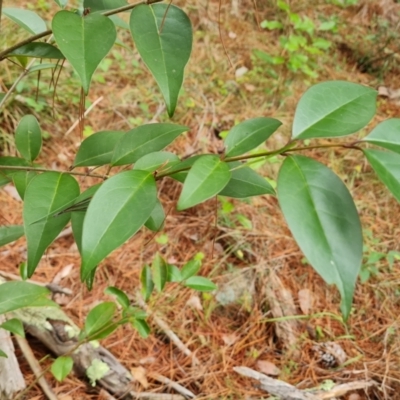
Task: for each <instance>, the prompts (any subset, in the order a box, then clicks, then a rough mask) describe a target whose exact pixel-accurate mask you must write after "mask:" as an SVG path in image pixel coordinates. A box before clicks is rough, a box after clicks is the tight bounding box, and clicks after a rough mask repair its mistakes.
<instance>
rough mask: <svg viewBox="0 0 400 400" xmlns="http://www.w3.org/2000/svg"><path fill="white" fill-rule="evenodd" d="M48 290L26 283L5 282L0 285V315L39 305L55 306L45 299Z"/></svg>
mask: <svg viewBox="0 0 400 400" xmlns="http://www.w3.org/2000/svg"><path fill="white" fill-rule="evenodd" d="M49 294H50V290H48V289H46V288H45V287H43V286H38V285H34V284H33V283H28V282H18V281H13V282H5V283H2V284H0V314H5V313H7V312H10V311H14V310H17V309H19V308H23V307H35V306H41V305H47V306H57V305H56V304H55V303H53V302H52V301H50V300H48V299H47V297H48V295H49Z"/></svg>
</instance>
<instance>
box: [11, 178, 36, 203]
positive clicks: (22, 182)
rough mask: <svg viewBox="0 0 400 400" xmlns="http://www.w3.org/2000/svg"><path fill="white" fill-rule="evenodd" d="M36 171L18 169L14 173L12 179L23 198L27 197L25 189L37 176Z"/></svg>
mask: <svg viewBox="0 0 400 400" xmlns="http://www.w3.org/2000/svg"><path fill="white" fill-rule="evenodd" d="M36 175H37V174H36V172H33V171H16V172H15V173H14V174H13V175H12V180H13V183H14V186H15V188H16V189H17V192H18V194H19V195H20V197H21V199H22V200H23V199H24V197H25V190H26V188H27V186H28V184H29V182H30V181H31V180H32V179H33V178H34V177H35V176H36Z"/></svg>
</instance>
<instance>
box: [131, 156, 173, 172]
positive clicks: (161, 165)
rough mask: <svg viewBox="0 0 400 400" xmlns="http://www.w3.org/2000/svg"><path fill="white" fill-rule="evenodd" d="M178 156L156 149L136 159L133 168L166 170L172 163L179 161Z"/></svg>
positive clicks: (152, 170) (150, 170) (151, 170)
mask: <svg viewBox="0 0 400 400" xmlns="http://www.w3.org/2000/svg"><path fill="white" fill-rule="evenodd" d="M179 162H180V160H179V157H178V156H177V155H175V154H173V153H170V152H168V151H157V152H154V153H149V154H146V155H145V156H143V157H141V158H139V160H137V161H136V163H135V165H134V166H133V169H140V170H142V171H149V172H154V171H156V170H160V171H163V172H164V171H168V170H169V169H170V168H171V167H172V165H175V164H177V163H179Z"/></svg>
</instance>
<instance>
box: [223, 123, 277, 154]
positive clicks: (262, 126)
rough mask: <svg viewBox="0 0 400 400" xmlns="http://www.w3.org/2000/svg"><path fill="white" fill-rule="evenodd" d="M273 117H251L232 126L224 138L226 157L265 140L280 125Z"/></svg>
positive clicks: (246, 149) (252, 147) (246, 150)
mask: <svg viewBox="0 0 400 400" xmlns="http://www.w3.org/2000/svg"><path fill="white" fill-rule="evenodd" d="M281 125H282V122H281V121H278V120H277V119H274V118H264V117H262V118H252V119H248V120H247V121H244V122H242V123H240V124H238V125H236V126H234V127H233V128H232V129H231V130H230V131H229V133H228V135H227V137H226V139H225V146H226V151H225V155H226V157H234V156H240V155H241V154H244V153H247V152H248V151H250V150H253V149H254V148H256V147H257V146H259V145H260V144H261V143H262V142H265V141H266V140H267V139H268V138H269V137H270V136H271V135H272V134H273V133H274V132H275V131H276V130H277V129H278V128H279V127H280V126H281Z"/></svg>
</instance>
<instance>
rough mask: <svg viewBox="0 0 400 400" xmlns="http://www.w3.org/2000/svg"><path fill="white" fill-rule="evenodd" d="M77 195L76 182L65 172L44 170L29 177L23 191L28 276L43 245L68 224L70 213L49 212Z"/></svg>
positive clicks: (38, 258)
mask: <svg viewBox="0 0 400 400" xmlns="http://www.w3.org/2000/svg"><path fill="white" fill-rule="evenodd" d="M78 195H79V185H78V183H77V181H76V180H75V179H74V178H73V177H72V176H71V175H68V174H61V173H59V172H45V173H43V174H41V175H37V176H36V177H35V178H33V179H32V180H31V182H30V183H29V185H28V187H27V188H26V192H25V199H24V200H25V201H24V210H23V218H24V228H25V236H26V239H27V242H28V260H27V264H28V275H29V277H30V276H32V274H33V272H34V271H35V268H36V266H37V265H38V263H39V261H40V259H41V257H42V255H43V253H44V252H45V250H46V248H47V247H48V246H49V245H50V244H51V243H52V242H53V240H54V239H55V238H56V237H57V235H58V234H59V233H60V232H61V231H62V229H63V228H64V227H65V225H66V224H67V223H68V221H69V218H70V215H69V214H64V215H61V216H59V217H57V218H54V217H51V216H49V215H51V213H52V212H53V211H55V210H58V209H59V208H61V207H63V206H64V205H66V204H69V203H70V202H71V201H73V200H74V199H75V198H76V197H77V196H78Z"/></svg>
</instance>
